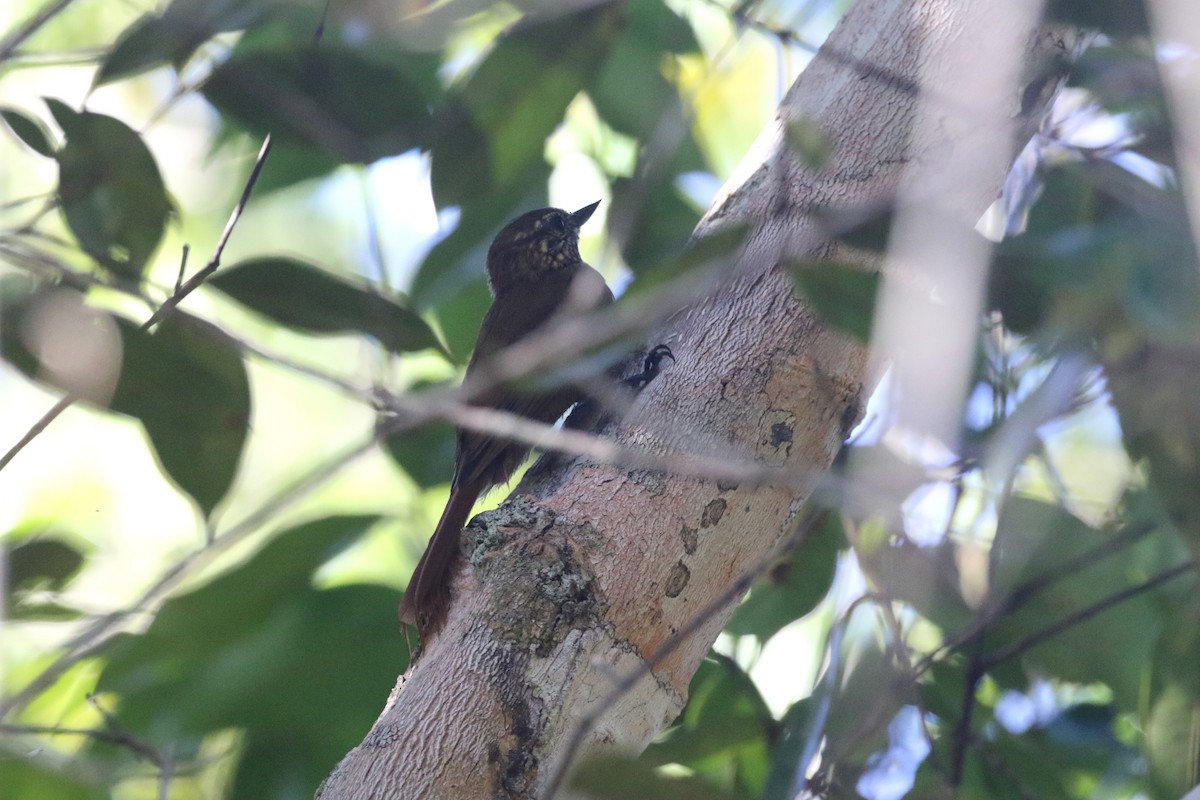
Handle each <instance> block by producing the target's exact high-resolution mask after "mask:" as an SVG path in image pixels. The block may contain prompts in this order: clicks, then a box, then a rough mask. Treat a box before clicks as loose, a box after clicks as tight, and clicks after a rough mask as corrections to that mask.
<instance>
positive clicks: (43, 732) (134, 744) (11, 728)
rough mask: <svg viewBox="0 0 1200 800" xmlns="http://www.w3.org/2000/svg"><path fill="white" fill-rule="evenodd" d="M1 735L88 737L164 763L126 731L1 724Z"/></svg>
mask: <svg viewBox="0 0 1200 800" xmlns="http://www.w3.org/2000/svg"><path fill="white" fill-rule="evenodd" d="M0 733H8V734H13V735H20V734H29V735H37V736H86V737H87V738H89V739H94V740H95V741H97V742H104V743H105V744H111V745H115V746H116V747H123V748H125V749H126V750H129V751H130V752H132V753H133V754H134V755H136V756H137V757H138V758H144V759H146V760H147V761H149V762H150V763H151V764H153V765H154V766H156V767H161V766H162V763H163V759H162V755H161V754H160V753H159V752H158V750H157V749H155V748H154V747H153V746H152V745H149V744H147V743H146V742H143V741H141V740H140V739H138V738H137V737H136V736H133V735H132V734H130V733H129V732H128V731H126V730H122V729H119V728H118V729H115V730H101V729H99V728H59V727H55V726H53V725H14V724H9V723H0Z"/></svg>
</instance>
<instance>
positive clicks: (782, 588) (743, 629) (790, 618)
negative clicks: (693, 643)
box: [725, 514, 845, 642]
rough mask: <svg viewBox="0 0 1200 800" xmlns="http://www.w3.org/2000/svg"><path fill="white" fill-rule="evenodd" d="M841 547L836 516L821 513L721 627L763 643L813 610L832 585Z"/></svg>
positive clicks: (756, 583)
mask: <svg viewBox="0 0 1200 800" xmlns="http://www.w3.org/2000/svg"><path fill="white" fill-rule="evenodd" d="M843 546H845V539H844V538H843V536H842V525H841V521H840V519H839V517H838V516H837V515H836V514H825V515H824V519H823V520H822V522H821V523H820V524H819V525H816V526H814V527H813V529H812V530H811V531H810V532H809V535H808V536H807V537H806V538H805V539H804V541H803V542H801V543H800V546H799V547H797V548H796V550H795V551H794V552H793V553H792V554H791V555H790V556H788V559H787V560H786V561H784V562H783V563H781V564H777V565H776V566H775V567H773V568H772V569H771V571H770V572H768V573H767V574H766V575H765V576H764V577H762V578H760V579H759V580H758V581H756V582H755V584H754V586H753V587H752V588H751V590H750V596H749V597H748V598H746V600H745V601H744V602H743V603H742V604H741V605H740V606H738V609H737V611H735V612H734V615H733V618H732V619H731V620H729V623H728V624H727V625H726V626H725V630H726V632H727V633H732V634H734V635H735V636H745V635H752V636H757V637H758V638H759V639H760V640H762V641H764V642H765V641H766V640H767V639H769V638H771V637H772V636H774V635H775V634H776V633H778V632H779V630H780V629H781V628H783V627H784V626H785V625H787V624H789V623H791V622H794V621H795V620H798V619H800V618H801V617H803V616H804V615H806V614H807V613H808V612H810V611H812V610H813V609H814V608H816V606H817V604H818V603H819V602H821V599H822V598H823V597H824V596H825V595H826V593H827V592H828V591H829V587H830V586H831V585H832V584H833V573H834V569H835V568H836V567H837V554H838V550H839V549H840V548H842V547H843Z"/></svg>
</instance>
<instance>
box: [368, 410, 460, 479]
mask: <svg viewBox="0 0 1200 800" xmlns="http://www.w3.org/2000/svg"><path fill="white" fill-rule="evenodd" d="M454 439H455V436H454V426H453V425H451V424H450V423H449V422H443V421H437V422H430V423H427V424H425V425H422V426H420V427H418V428H414V429H413V430H409V431H404V432H403V433H396V434H392V435H391V436H389V437H387V439H385V440H384V446H385V447H386V449H387V453H388V455H390V456H391V457H392V459H393V460H395V462H396V463H397V464H399V465H400V468H401V469H403V470H404V471H405V472H406V473H408V476H409V477H410V478H412V479H413V481H415V482H416V484H417V485H418V486H420V487H421V488H422V489H428V488H430V487H433V486H441V485H443V484H446V483H448V482H449V481H450V477H451V476H452V475H453V474H454V448H455V441H454Z"/></svg>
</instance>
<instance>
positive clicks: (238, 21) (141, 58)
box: [95, 0, 283, 86]
mask: <svg viewBox="0 0 1200 800" xmlns="http://www.w3.org/2000/svg"><path fill="white" fill-rule="evenodd" d="M282 4H283V3H282V2H281V0H174V2H172V3H171V4H170V5H168V6H167V7H166V9H165V10H164V11H163V13H162V15H161V16H158V15H155V14H147V15H145V16H143V17H142V18H141V19H139V20H137V21H136V22H135V23H133V24H132V25H130V26H129V27H128V28H126V29H125V31H124V32H123V33H122V34H121V36H120V38H119V39H117V42H116V44H114V45H113V47H112V49H111V50H109V51H108V53H107V55H105V57H104V60H103V61H102V62H101V63H100V69H99V71H98V72H97V73H96V78H95V84H96V85H97V86H102V85H104V84H106V83H111V82H112V81H117V80H121V79H123V78H129V77H132V76H134V75H137V74H139V73H141V72H145V71H146V70H149V69H153V68H155V67H159V66H165V65H168V64H169V65H170V66H172V67H174V68H175V69H176V70H179V69H181V68H182V67H183V65H184V64H186V63H187V62H188V60H190V59H191V57H192V54H193V53H194V52H195V51H196V48H198V47H199V46H200V45H202V44H204V43H205V42H207V41H208V40H209V39H211V38H212V37H214V36H216V35H217V34H218V33H225V32H229V31H236V30H240V29H242V28H245V27H248V26H250V25H253V24H254V23H256V22H258V21H259V20H261V19H262V18H263V17H264V16H265V15H267V14H268V13H269V12H270V11H271V10H272V9H273V8H275V7H277V6H280V5H282Z"/></svg>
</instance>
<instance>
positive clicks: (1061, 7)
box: [1046, 0, 1150, 36]
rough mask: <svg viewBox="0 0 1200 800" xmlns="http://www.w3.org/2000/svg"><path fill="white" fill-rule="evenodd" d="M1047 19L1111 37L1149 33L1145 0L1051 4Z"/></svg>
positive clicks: (1065, 0) (1060, 0)
mask: <svg viewBox="0 0 1200 800" xmlns="http://www.w3.org/2000/svg"><path fill="white" fill-rule="evenodd" d="M1046 16H1047V17H1048V18H1049V19H1050V20H1052V21H1054V22H1058V23H1063V24H1067V25H1071V26H1076V27H1080V28H1087V29H1093V30H1098V31H1100V32H1102V33H1105V34H1107V35H1109V36H1143V35H1145V34H1148V33H1149V32H1150V23H1149V19H1148V18H1147V16H1146V8H1145V6H1144V5H1143V4H1142V0H1050V2H1049V3H1047V5H1046Z"/></svg>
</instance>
